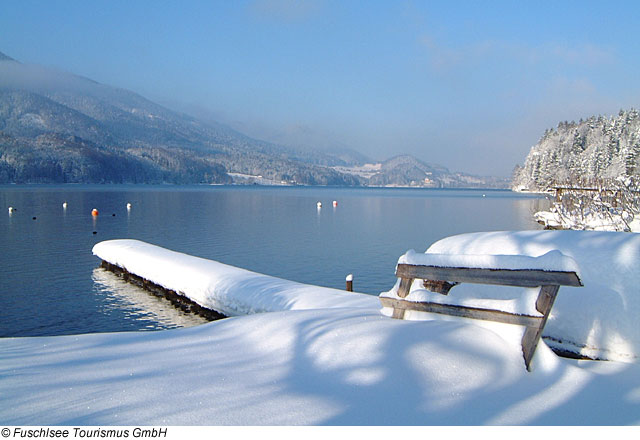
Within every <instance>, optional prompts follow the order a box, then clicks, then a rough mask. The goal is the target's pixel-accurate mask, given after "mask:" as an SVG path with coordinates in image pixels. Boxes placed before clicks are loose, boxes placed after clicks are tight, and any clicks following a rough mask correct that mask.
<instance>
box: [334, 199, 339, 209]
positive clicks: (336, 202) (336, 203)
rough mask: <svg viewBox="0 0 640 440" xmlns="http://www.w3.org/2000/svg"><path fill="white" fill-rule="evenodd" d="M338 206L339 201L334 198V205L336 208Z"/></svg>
mask: <svg viewBox="0 0 640 440" xmlns="http://www.w3.org/2000/svg"><path fill="white" fill-rule="evenodd" d="M336 206H338V201H337V200H334V201H333V207H334V208H335V207H336Z"/></svg>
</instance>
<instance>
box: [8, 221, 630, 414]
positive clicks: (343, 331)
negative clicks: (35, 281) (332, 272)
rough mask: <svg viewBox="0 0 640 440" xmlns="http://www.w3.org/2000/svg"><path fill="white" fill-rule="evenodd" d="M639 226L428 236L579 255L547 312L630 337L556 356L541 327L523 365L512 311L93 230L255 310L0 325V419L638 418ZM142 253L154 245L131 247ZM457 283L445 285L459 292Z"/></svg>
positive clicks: (201, 294) (200, 290)
mask: <svg viewBox="0 0 640 440" xmlns="http://www.w3.org/2000/svg"><path fill="white" fill-rule="evenodd" d="M638 237H639V236H638V235H637V234H622V233H620V234H616V233H599V232H598V233H594V232H578V231H536V232H519V233H484V234H465V235H462V236H457V237H450V238H448V239H445V240H442V241H440V242H438V243H435V244H433V245H432V246H431V247H430V248H429V250H428V252H431V253H437V254H447V253H450V254H460V253H466V254H473V255H482V254H500V255H510V254H511V255H514V254H518V255H528V256H531V257H538V256H541V255H544V254H547V253H548V252H549V251H553V250H559V251H560V252H562V253H563V254H564V255H565V256H567V257H569V258H571V259H573V260H574V261H575V263H576V264H577V266H578V268H579V272H580V276H581V279H582V280H583V282H584V284H585V287H582V288H567V287H562V288H561V289H560V293H559V296H558V300H557V302H556V306H554V312H555V313H556V315H555V317H554V319H552V320H551V321H550V322H549V323H548V325H547V328H551V329H554V331H556V332H565V331H568V330H576V329H579V330H580V331H582V330H584V329H586V328H589V331H588V332H587V334H581V336H582V337H583V338H584V339H583V340H587V341H591V342H594V343H596V344H597V347H598V348H599V349H600V352H601V353H613V352H615V353H617V354H621V353H622V352H619V351H620V350H621V348H620V347H621V346H625V344H626V347H627V348H626V351H625V352H624V353H625V356H622V358H624V360H625V362H620V361H607V362H605V361H576V360H570V359H565V358H560V357H557V356H556V355H555V354H554V353H553V352H552V351H551V350H550V349H549V347H548V346H547V345H546V344H545V343H541V344H540V345H539V346H538V349H537V351H536V354H535V356H534V359H533V368H532V372H530V373H529V372H527V371H526V369H525V367H524V363H523V359H522V353H521V349H520V340H519V337H520V335H521V331H522V329H521V328H519V327H516V326H509V325H506V324H495V323H485V322H483V321H470V320H464V319H455V318H450V319H441V318H440V317H438V316H432V317H430V319H429V320H418V321H414V320H395V319H391V318H389V317H387V316H385V315H384V314H383V313H381V310H380V305H379V302H378V298H376V297H371V296H367V295H363V294H358V293H349V292H342V291H338V290H335V289H326V288H320V287H314V286H304V285H300V284H297V283H293V282H289V281H284V280H279V279H277V278H272V277H267V276H264V275H259V274H254V273H252V272H248V271H244V270H242V269H238V268H231V267H229V266H225V265H222V264H220V263H216V262H210V261H209V262H208V260H201V259H195V257H190V256H184V255H183V254H176V253H172V252H171V251H167V250H159V249H158V248H155V247H149V245H147V244H143V243H140V242H133V241H128V242H122V241H114V242H111V245H109V244H102V245H99V246H97V247H96V249H95V250H94V252H95V253H96V254H97V255H99V256H100V258H105V259H107V258H116V259H118V261H111V262H112V263H116V264H117V263H120V264H123V265H125V267H127V269H128V270H130V271H131V272H135V271H134V268H133V267H132V266H131V264H133V263H135V264H138V266H139V267H137V268H136V269H138V270H143V271H145V270H146V271H150V272H153V275H154V276H158V277H164V278H163V279H162V280H161V283H159V284H163V283H174V284H173V287H172V286H166V287H169V288H173V289H174V290H178V291H181V292H184V293H187V292H191V293H189V294H190V295H191V294H193V295H195V296H198V298H199V300H202V301H211V304H213V303H215V302H218V304H223V305H228V307H229V308H228V311H233V312H234V313H232V314H244V313H252V312H256V313H254V314H251V315H245V316H236V317H233V318H229V319H224V320H220V321H214V322H211V323H208V324H204V325H200V326H196V327H190V328H184V329H174V330H165V331H158V332H139V333H111V334H90V335H78V336H57V337H35V338H6V339H0V357H1V358H2V362H0V377H1V378H2V380H0V396H2V403H0V423H2V424H5V425H12V424H15V425H25V424H44V425H50V424H52V425H53V424H70V425H80V424H89V425H127V424H147V425H484V424H491V425H503V424H516V425H626V424H640V365H639V364H638V363H637V362H635V360H636V355H637V348H638V338H637V333H639V331H638V324H637V321H636V323H635V324H634V321H635V317H636V316H637V314H638V310H639V308H640V303H639V300H638V299H637V298H636V296H637V291H638V287H637V286H638V281H640V280H638V272H639V271H638V270H634V265H635V264H636V263H637V261H638V257H639V256H640V254H639V252H640V239H639V238H638ZM106 243H109V242H106ZM101 247H102V249H101ZM117 247H119V248H118V249H116V248H117ZM127 247H128V249H129V250H127ZM145 249H146V250H145ZM109 252H111V256H109V255H106V254H108V253H109ZM572 252H573V254H572ZM145 253H148V254H149V255H148V256H149V258H148V259H147V258H145V259H141V258H140V255H143V254H145ZM127 255H128V256H129V257H131V259H130V260H129V259H128V258H129V257H127ZM153 255H155V256H154V257H153V258H151V257H152V256H153ZM136 256H137V257H136ZM165 259H168V260H167V261H170V262H171V263H175V264H176V265H177V266H175V265H173V264H168V263H167V264H166V265H165V264H164V263H165ZM194 259H195V260H194ZM200 260H201V261H200ZM591 265H600V266H599V267H592V266H591ZM172 267H177V269H175V270H173V269H171V268H172ZM390 270H392V268H391V269H390ZM205 273H206V274H205ZM139 275H142V274H139ZM142 276H144V275H142ZM176 283H177V284H176ZM181 283H182V284H181ZM466 287H467V286H465V285H461V286H457V287H455V288H454V289H453V290H452V291H451V293H450V294H449V295H450V296H453V295H458V294H460V295H464V294H465V292H464V290H465V289H464V288H466ZM392 290H393V289H392ZM596 291H599V293H596ZM297 292H300V295H299V296H298V294H297ZM491 293H492V294H494V293H495V292H491ZM598 295H600V296H598ZM250 304H255V306H254V307H253V309H252V308H251V307H250V306H249V305H250ZM556 309H557V310H556ZM603 309H604V310H603ZM572 315H575V316H572ZM421 318H424V317H421ZM571 318H575V319H573V320H572V319H571ZM610 320H614V321H616V322H609V321H610ZM585 321H586V322H585ZM563 323H564V324H563ZM552 324H553V325H552ZM614 333H615V334H614ZM568 334H572V333H571V332H569V333H568ZM579 342H580V340H578V339H577V338H576V340H575V341H573V343H579ZM591 342H590V343H591Z"/></svg>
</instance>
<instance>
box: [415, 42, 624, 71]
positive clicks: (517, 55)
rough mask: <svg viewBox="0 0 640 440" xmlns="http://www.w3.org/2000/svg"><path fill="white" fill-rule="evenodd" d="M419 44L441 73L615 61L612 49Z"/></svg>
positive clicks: (513, 44) (579, 46)
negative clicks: (494, 65)
mask: <svg viewBox="0 0 640 440" xmlns="http://www.w3.org/2000/svg"><path fill="white" fill-rule="evenodd" d="M419 43H420V44H421V45H422V46H423V47H424V48H425V49H426V51H427V53H428V56H429V60H430V62H431V65H432V67H433V68H434V69H435V70H437V71H441V72H446V71H449V70H454V69H458V68H460V67H462V66H468V65H475V64H478V63H485V62H490V61H496V60H500V61H502V62H510V63H513V64H516V65H520V66H522V67H531V66H536V65H540V64H543V65H544V64H546V65H553V64H560V65H569V66H583V67H596V66H606V65H610V64H612V63H615V62H616V59H617V57H616V53H615V51H614V50H613V49H611V48H608V47H603V46H597V45H593V44H584V45H575V46H570V45H567V44H564V43H550V44H544V45H539V46H529V45H525V44H520V43H513V42H505V41H492V40H484V41H478V42H473V43H470V44H467V45H464V46H460V47H453V46H450V45H447V44H444V43H442V42H440V41H437V40H435V39H434V38H433V37H431V36H429V35H422V36H421V37H420V38H419Z"/></svg>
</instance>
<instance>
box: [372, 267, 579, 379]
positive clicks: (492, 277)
mask: <svg viewBox="0 0 640 440" xmlns="http://www.w3.org/2000/svg"><path fill="white" fill-rule="evenodd" d="M396 276H397V277H398V278H400V286H399V288H398V297H400V298H401V299H395V298H388V297H380V301H381V302H382V305H383V306H384V307H391V308H393V318H397V319H403V318H404V313H405V311H406V310H415V311H419V312H430V313H440V314H445V315H452V316H460V317H464V318H472V319H482V320H488V321H495V322H501V323H506V324H516V325H522V326H525V327H526V330H525V332H524V335H523V337H522V354H523V357H524V363H525V366H526V368H527V371H531V370H530V365H531V359H532V358H533V355H534V353H535V350H536V347H537V345H538V341H539V340H540V336H541V335H542V330H543V329H544V326H545V324H546V322H547V319H548V318H549V313H550V312H551V307H553V303H554V301H555V299H556V295H557V294H558V290H559V289H560V286H573V287H580V286H582V285H583V284H582V282H581V281H580V278H579V277H578V275H577V274H576V272H575V271H550V270H540V269H500V268H498V269H486V268H473V267H440V266H435V265H434V266H432V265H420V264H398V266H397V269H396ZM415 279H422V280H425V283H424V286H425V288H426V289H427V290H431V291H433V292H437V293H438V294H443V295H447V294H448V292H449V289H450V288H451V287H453V286H455V285H456V284H459V283H476V284H495V285H502V286H516V287H539V288H540V290H539V293H538V297H537V300H536V302H535V308H536V310H537V311H538V312H540V314H541V316H531V315H524V314H516V313H510V312H505V311H501V310H493V309H483V308H476V307H467V306H461V305H451V304H441V303H438V302H431V301H421V302H415V301H407V300H404V299H402V298H406V297H407V295H408V294H409V291H410V289H411V286H412V284H413V281H414V280H415Z"/></svg>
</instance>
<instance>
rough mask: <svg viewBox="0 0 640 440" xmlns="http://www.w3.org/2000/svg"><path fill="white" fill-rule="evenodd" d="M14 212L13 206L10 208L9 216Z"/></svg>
mask: <svg viewBox="0 0 640 440" xmlns="http://www.w3.org/2000/svg"><path fill="white" fill-rule="evenodd" d="M12 212H13V206H9V214H11V213H12Z"/></svg>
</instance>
